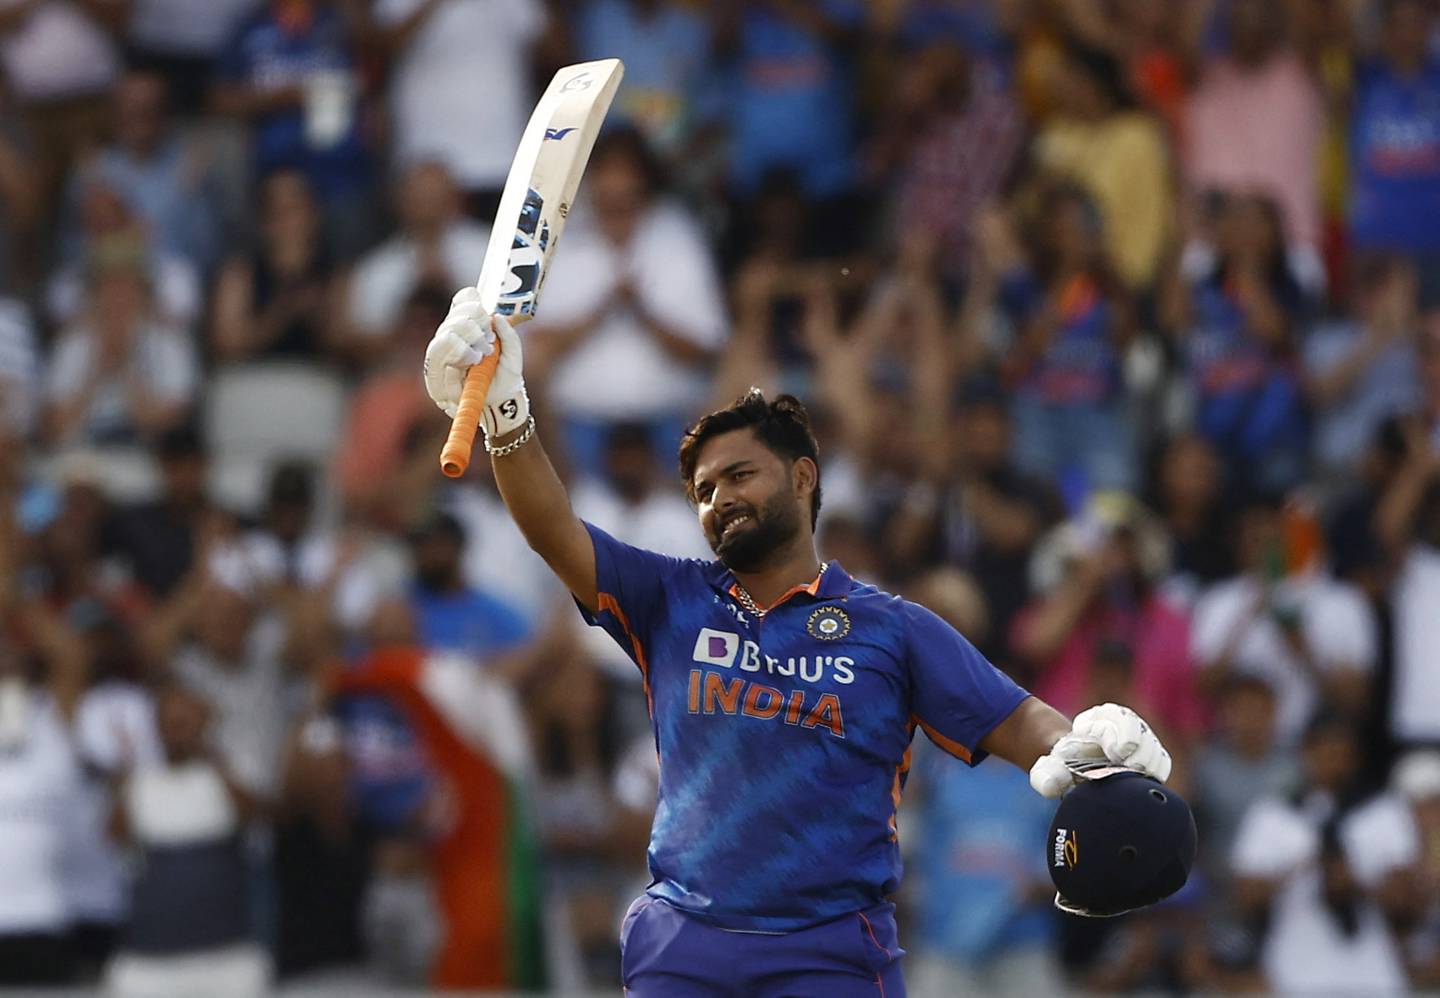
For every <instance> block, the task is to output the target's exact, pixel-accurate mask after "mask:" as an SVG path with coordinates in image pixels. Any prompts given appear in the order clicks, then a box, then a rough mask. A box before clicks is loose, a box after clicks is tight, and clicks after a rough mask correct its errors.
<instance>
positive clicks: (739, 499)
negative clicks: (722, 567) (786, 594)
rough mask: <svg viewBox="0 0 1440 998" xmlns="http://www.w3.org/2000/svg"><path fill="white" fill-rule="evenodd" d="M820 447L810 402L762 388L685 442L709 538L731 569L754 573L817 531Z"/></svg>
mask: <svg viewBox="0 0 1440 998" xmlns="http://www.w3.org/2000/svg"><path fill="white" fill-rule="evenodd" d="M819 460H820V449H819V447H818V445H817V444H816V443H815V434H814V433H813V432H812V431H811V429H810V417H809V415H808V414H807V413H806V411H805V406H804V404H803V403H801V401H800V400H799V399H797V398H795V396H793V395H781V396H779V397H778V398H776V399H775V400H774V401H773V402H772V401H770V400H769V399H767V398H765V396H764V394H763V393H761V392H760V390H759V389H756V388H752V389H751V390H750V391H749V392H747V393H746V394H744V395H743V396H741V397H740V398H738V399H736V400H735V402H734V403H733V404H731V405H730V406H728V407H727V408H724V409H719V410H717V411H715V412H712V413H710V414H709V415H708V416H706V417H704V418H703V419H701V420H700V421H699V422H698V423H696V424H695V425H694V426H692V427H690V429H688V430H686V431H685V438H684V440H682V441H681V443H680V475H681V478H682V479H683V480H684V482H685V492H686V494H687V495H688V496H689V497H690V501H691V503H693V504H694V506H695V509H696V511H697V512H698V514H699V516H700V528H701V529H702V530H703V531H704V532H705V539H706V540H707V541H709V542H710V547H711V549H712V550H714V552H715V554H716V556H717V557H719V559H720V560H721V561H723V562H724V563H725V564H726V566H728V567H729V568H731V569H733V570H735V571H741V572H747V571H756V570H757V569H759V568H761V567H763V565H764V564H765V562H766V560H767V559H769V558H770V557H771V555H772V554H773V553H774V552H776V551H779V550H782V549H784V548H786V547H787V546H789V545H791V544H793V543H795V542H796V541H797V540H798V541H809V540H810V539H811V538H812V537H813V536H814V531H815V521H816V518H817V517H818V516H819V514H820V464H819Z"/></svg>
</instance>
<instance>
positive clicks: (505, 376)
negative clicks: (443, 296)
mask: <svg viewBox="0 0 1440 998" xmlns="http://www.w3.org/2000/svg"><path fill="white" fill-rule="evenodd" d="M497 339H498V340H499V343H500V363H499V366H497V367H496V369H495V377H494V379H493V380H492V381H491V382H490V390H489V392H487V393H486V395H485V407H484V409H483V411H482V413H481V418H480V425H481V427H482V428H483V429H484V431H485V436H486V437H487V438H491V439H493V438H495V437H497V436H500V435H503V434H505V433H508V432H510V431H511V430H515V429H519V428H520V427H521V426H524V425H525V422H526V421H527V420H528V419H529V418H530V397H529V395H528V394H527V393H526V391H525V378H524V376H523V375H522V373H521V370H522V366H523V362H524V354H523V352H522V350H521V347H520V337H519V336H517V335H516V334H515V329H514V327H512V326H511V325H510V322H509V320H507V319H506V318H505V317H504V316H503V315H486V313H485V310H484V308H483V307H482V306H481V304H480V292H479V291H478V290H477V289H475V288H461V289H460V290H459V291H458V292H456V294H455V297H454V299H453V300H452V301H451V302H450V312H449V314H448V315H446V316H445V320H444V321H443V322H441V323H440V327H439V328H438V329H436V330H435V335H434V336H433V337H432V338H431V340H430V345H429V346H427V347H426V348H425V390H426V391H427V392H429V393H430V398H431V400H433V401H434V403H435V404H436V405H438V406H439V407H440V408H441V409H442V410H443V411H444V413H445V415H447V416H449V417H450V418H451V419H454V418H455V411H456V410H457V409H458V408H459V406H460V391H461V389H462V388H463V387H464V384H465V373H466V372H467V371H468V370H469V369H470V368H471V367H472V366H473V365H475V364H478V363H480V361H482V360H483V359H485V358H486V357H488V356H489V355H490V354H491V353H493V352H494V351H495V343H496V340H497Z"/></svg>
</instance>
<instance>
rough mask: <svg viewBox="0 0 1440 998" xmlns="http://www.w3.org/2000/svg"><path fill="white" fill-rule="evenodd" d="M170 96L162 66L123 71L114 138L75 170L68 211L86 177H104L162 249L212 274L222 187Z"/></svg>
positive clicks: (114, 115) (91, 179) (117, 92)
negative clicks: (181, 131) (178, 124)
mask: <svg viewBox="0 0 1440 998" xmlns="http://www.w3.org/2000/svg"><path fill="white" fill-rule="evenodd" d="M169 96H170V95H169V90H168V88H167V87H166V82H165V79H164V78H163V77H161V76H159V75H158V74H156V73H153V72H147V71H142V70H129V71H127V72H126V73H125V75H124V76H122V77H121V78H120V80H119V82H118V83H117V84H116V86H115V89H114V97H113V101H112V105H111V107H112V110H111V117H112V122H113V131H114V142H113V144H111V145H109V146H107V147H106V148H105V149H103V150H101V151H100V152H99V154H98V155H97V156H95V157H94V159H92V160H91V161H90V162H88V163H87V164H85V165H84V166H83V167H82V168H81V170H80V171H78V172H77V174H76V175H75V177H73V178H72V180H71V184H70V188H71V189H70V196H69V201H70V213H71V215H72V216H74V215H76V214H78V208H79V205H78V202H79V201H80V196H81V192H83V191H84V189H85V186H86V184H87V181H89V182H94V181H95V180H99V181H101V182H102V183H104V184H105V185H106V186H107V187H109V188H110V189H111V190H113V191H114V192H115V193H116V195H117V196H118V197H119V198H120V199H121V200H122V201H123V202H125V203H126V204H127V205H130V206H131V207H132V208H133V209H134V212H135V215H136V217H137V218H138V219H139V221H140V222H141V223H142V224H143V226H144V230H145V232H146V233H147V234H148V235H149V237H150V243H151V245H152V246H153V247H154V248H155V249H156V250H158V251H159V252H160V253H164V254H169V255H173V256H179V257H183V258H185V259H186V260H188V261H190V263H191V265H192V266H193V267H195V268H196V269H198V270H199V271H200V272H202V273H205V274H208V273H210V271H211V269H212V268H213V267H214V265H215V264H216V263H217V262H218V261H217V257H218V254H219V252H220V231H219V215H218V209H219V202H218V196H219V195H218V192H217V190H216V189H215V179H214V177H213V176H212V171H211V170H210V168H209V165H208V164H207V163H206V155H207V154H206V153H205V152H204V150H202V149H201V148H200V147H199V146H198V145H196V144H195V143H194V142H193V141H186V140H185V139H182V138H181V137H180V136H179V135H178V134H177V133H176V131H175V128H174V125H173V123H172V122H171V120H170V108H169ZM74 238H75V237H74V236H73V235H72V236H71V240H72V242H73V241H74Z"/></svg>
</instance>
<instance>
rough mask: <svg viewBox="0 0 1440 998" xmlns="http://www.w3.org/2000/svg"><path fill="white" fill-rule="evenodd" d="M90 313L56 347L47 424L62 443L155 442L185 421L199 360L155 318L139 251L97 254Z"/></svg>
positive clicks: (121, 247)
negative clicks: (167, 431) (157, 438)
mask: <svg viewBox="0 0 1440 998" xmlns="http://www.w3.org/2000/svg"><path fill="white" fill-rule="evenodd" d="M89 290H90V293H89V297H88V308H87V309H86V312H85V314H84V315H83V316H82V318H81V319H80V321H79V322H78V323H77V324H76V325H73V326H71V327H70V328H68V329H66V330H64V331H63V332H62V333H61V334H60V338H59V340H58V341H57V343H56V345H55V353H54V356H53V357H52V359H51V362H50V370H49V374H48V376H47V378H46V386H45V395H46V400H47V403H48V404H47V406H46V413H45V423H46V432H47V436H48V437H49V438H50V439H51V440H52V441H54V442H55V443H56V444H60V445H65V444H75V443H90V444H125V443H130V444H133V443H136V442H144V441H149V440H153V439H155V438H156V437H157V436H159V435H160V434H162V433H164V432H165V431H166V430H168V429H171V428H172V427H174V426H177V425H179V423H180V422H181V421H183V420H184V418H185V415H186V413H187V411H188V409H189V407H190V403H191V400H192V398H193V396H194V394H195V390H196V376H197V372H196V360H195V353H194V350H193V347H192V345H191V343H190V341H189V340H188V339H187V338H186V337H185V336H184V334H183V333H181V332H179V331H177V330H175V329H173V328H170V327H167V326H165V325H164V324H162V323H161V322H160V321H159V320H158V319H157V317H156V315H155V311H154V298H153V295H152V291H151V287H150V284H149V279H148V276H147V272H146V267H145V259H144V256H143V255H142V253H141V252H140V251H139V248H138V247H136V246H134V245H133V244H128V243H111V244H107V245H105V246H101V247H97V250H96V253H95V256H94V259H93V260H92V262H91V264H90V271H89Z"/></svg>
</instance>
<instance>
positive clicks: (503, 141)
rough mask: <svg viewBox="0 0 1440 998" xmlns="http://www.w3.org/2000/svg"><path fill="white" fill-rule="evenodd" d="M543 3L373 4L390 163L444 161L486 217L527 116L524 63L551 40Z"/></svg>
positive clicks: (394, 0) (438, 0) (425, 0)
mask: <svg viewBox="0 0 1440 998" xmlns="http://www.w3.org/2000/svg"><path fill="white" fill-rule="evenodd" d="M546 8H547V5H546V4H545V3H544V2H542V0H479V2H476V0H378V2H375V3H374V4H373V12H372V13H371V15H370V17H371V18H372V19H373V22H374V25H375V27H376V29H377V30H378V32H379V34H380V36H381V39H382V44H383V45H384V48H385V50H386V51H387V52H388V53H389V55H390V58H391V60H392V73H393V76H392V82H391V85H390V95H389V96H390V114H391V118H392V120H393V123H394V128H395V139H394V151H393V155H394V159H395V161H396V162H397V163H398V164H399V165H400V166H401V167H405V168H408V167H410V166H412V165H414V164H416V163H421V162H426V161H435V162H439V163H441V164H443V165H444V166H445V167H446V168H447V169H448V170H449V172H450V175H451V176H452V177H454V179H455V182H456V183H457V184H458V185H459V187H460V189H461V190H462V191H464V192H465V194H466V196H467V197H468V198H469V199H470V209H471V212H472V213H473V214H474V215H475V217H477V218H479V219H480V220H482V221H484V222H485V223H486V224H488V223H489V222H490V220H491V219H492V218H494V217H495V209H496V208H497V207H498V206H499V203H500V189H501V188H502V187H503V186H504V184H505V176H506V174H508V173H509V172H510V157H511V156H512V155H513V150H514V149H515V145H516V143H518V142H519V141H520V133H521V131H522V130H523V129H524V127H525V120H526V118H527V117H528V116H529V114H530V107H531V98H532V95H531V92H530V91H531V82H530V66H531V65H533V64H534V63H536V62H540V63H542V64H543V60H541V59H538V58H536V57H537V56H539V55H540V53H541V52H542V51H548V49H549V48H550V47H553V46H548V45H547V43H546V37H545V36H546V31H547V22H548V20H549V15H548V14H547V10H546ZM606 54H607V55H613V54H614V53H606ZM478 94H483V95H484V98H483V99H477V97H476V95H478ZM567 252H568V251H567ZM476 273H478V271H476ZM474 279H475V275H474V274H470V275H467V277H466V278H465V280H466V281H473V280H474Z"/></svg>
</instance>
